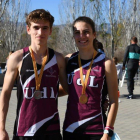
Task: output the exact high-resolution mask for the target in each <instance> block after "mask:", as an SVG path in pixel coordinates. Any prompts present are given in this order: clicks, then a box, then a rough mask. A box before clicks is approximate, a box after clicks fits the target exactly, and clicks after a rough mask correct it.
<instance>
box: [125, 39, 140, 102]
mask: <svg viewBox="0 0 140 140" xmlns="http://www.w3.org/2000/svg"><path fill="white" fill-rule="evenodd" d="M137 42H138V40H137V37H135V36H134V37H132V38H131V45H129V46H127V48H126V51H125V55H124V60H123V69H125V65H127V75H128V78H127V89H128V93H129V94H128V97H127V99H133V90H134V77H135V74H136V73H137V71H138V68H139V57H140V47H139V46H138V45H137Z"/></svg>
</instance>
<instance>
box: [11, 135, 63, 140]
mask: <svg viewBox="0 0 140 140" xmlns="http://www.w3.org/2000/svg"><path fill="white" fill-rule="evenodd" d="M12 140H62V136H61V134H54V135H45V136H34V137H19V136H13V139H12Z"/></svg>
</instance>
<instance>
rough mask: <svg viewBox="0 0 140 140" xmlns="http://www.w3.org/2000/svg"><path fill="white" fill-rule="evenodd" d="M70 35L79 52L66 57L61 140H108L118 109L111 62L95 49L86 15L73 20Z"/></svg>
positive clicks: (115, 80) (91, 30) (114, 68)
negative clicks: (106, 103) (107, 107)
mask: <svg viewBox="0 0 140 140" xmlns="http://www.w3.org/2000/svg"><path fill="white" fill-rule="evenodd" d="M73 36H74V39H75V42H76V45H77V47H78V49H79V52H76V53H74V54H72V55H71V54H70V55H67V59H66V60H67V81H68V86H69V94H68V102H67V110H66V115H65V121H64V125H63V140H77V139H80V140H93V139H94V140H110V139H111V136H112V135H113V128H114V122H115V118H116V114H117V109H118V93H117V91H118V87H117V85H118V84H117V72H116V67H115V64H114V62H113V61H112V60H110V59H108V58H106V57H105V54H103V53H98V52H97V51H96V49H95V48H96V46H95V45H96V41H95V40H94V39H95V38H96V33H95V24H94V22H93V21H92V20H91V19H90V18H88V17H85V16H83V17H79V18H77V19H76V20H75V21H74V23H73ZM107 89H108V90H107ZM107 93H108V95H109V102H110V110H109V113H108V116H107V118H106V115H105V112H104V110H103V106H102V103H103V101H104V100H105V99H106V96H107ZM104 130H105V131H104Z"/></svg>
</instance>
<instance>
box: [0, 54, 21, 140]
mask: <svg viewBox="0 0 140 140" xmlns="http://www.w3.org/2000/svg"><path fill="white" fill-rule="evenodd" d="M20 53H21V51H18V52H15V53H13V54H12V55H11V56H10V57H9V59H8V64H7V71H6V74H5V78H4V84H3V88H2V91H1V95H0V140H8V139H9V138H8V135H7V132H6V130H5V122H6V116H7V112H8V107H9V100H10V96H11V91H12V89H13V85H14V82H15V79H16V77H17V74H18V66H19V60H20V57H19V54H20Z"/></svg>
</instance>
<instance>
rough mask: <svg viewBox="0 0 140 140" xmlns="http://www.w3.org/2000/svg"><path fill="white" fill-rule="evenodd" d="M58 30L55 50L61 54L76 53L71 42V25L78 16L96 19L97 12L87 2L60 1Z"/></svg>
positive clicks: (76, 0) (84, 0) (83, 0)
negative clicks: (57, 49)
mask: <svg viewBox="0 0 140 140" xmlns="http://www.w3.org/2000/svg"><path fill="white" fill-rule="evenodd" d="M59 13H60V24H61V26H60V28H59V33H58V34H59V35H58V42H57V48H59V50H62V51H63V52H62V51H61V52H62V53H65V54H67V53H72V52H75V51H77V47H76V46H75V42H74V40H73V31H72V23H73V21H74V20H75V19H76V18H77V17H79V16H89V17H90V18H92V19H95V18H97V17H98V16H97V14H96V13H97V12H96V10H95V8H94V7H93V6H91V3H90V1H88V0H61V5H60V7H59Z"/></svg>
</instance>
